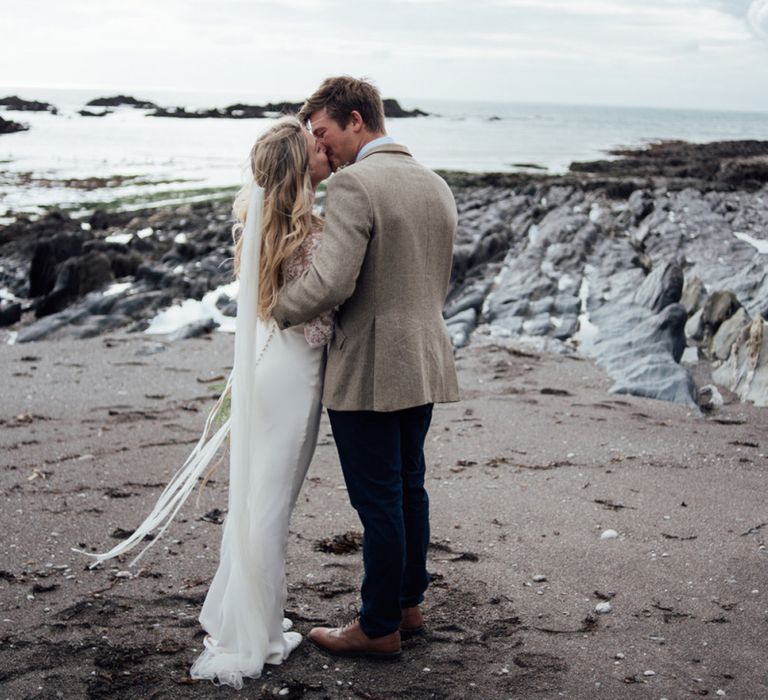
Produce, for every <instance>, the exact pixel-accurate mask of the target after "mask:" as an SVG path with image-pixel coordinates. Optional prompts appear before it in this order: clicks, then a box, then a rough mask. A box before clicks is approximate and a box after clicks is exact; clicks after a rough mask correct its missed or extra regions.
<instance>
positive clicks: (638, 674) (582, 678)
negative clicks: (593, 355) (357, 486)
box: [0, 333, 768, 699]
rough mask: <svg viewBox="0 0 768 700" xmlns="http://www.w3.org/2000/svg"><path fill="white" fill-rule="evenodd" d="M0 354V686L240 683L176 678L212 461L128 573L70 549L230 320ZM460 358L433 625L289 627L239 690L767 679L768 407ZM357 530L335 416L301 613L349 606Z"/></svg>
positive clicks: (434, 472)
mask: <svg viewBox="0 0 768 700" xmlns="http://www.w3.org/2000/svg"><path fill="white" fill-rule="evenodd" d="M160 348H162V350H161V351H158V350H160ZM0 355H1V356H2V361H1V362H0V368H1V370H0V371H2V382H3V386H4V388H5V390H4V391H3V392H2V397H1V398H0V424H2V457H1V458H0V459H1V460H2V471H1V472H0V473H1V474H2V477H1V478H2V481H1V482H0V488H1V489H2V496H3V507H2V510H1V511H0V512H1V513H2V514H1V515H0V518H2V527H3V530H4V532H5V533H6V534H5V536H4V538H3V547H2V551H3V556H2V559H3V562H2V565H0V569H1V570H0V603H1V605H2V635H1V637H0V639H1V640H2V642H1V646H0V697H2V698H13V699H15V698H56V697H62V698H75V697H87V698H107V697H109V698H116V697H119V698H187V697H190V698H196V697H200V698H203V697H206V698H207V697H234V696H235V695H236V692H235V691H232V690H231V689H228V688H216V687H215V686H213V685H212V684H210V683H208V682H192V681H190V679H189V677H188V668H189V666H190V664H191V662H192V661H193V660H194V658H195V657H196V654H197V653H198V652H199V650H200V649H201V643H202V636H203V633H202V630H201V628H200V627H199V624H198V622H197V615H198V612H199V609H200V606H201V604H202V600H203V598H204V595H205V591H206V587H207V583H208V582H209V580H210V578H211V576H212V575H213V572H214V570H215V566H216V558H217V551H218V544H219V537H220V533H221V530H220V528H221V524H220V523H221V520H222V517H223V510H224V509H225V508H226V478H225V474H226V469H224V470H223V471H222V472H220V474H219V476H218V478H217V479H215V481H214V482H212V483H211V484H209V486H208V487H207V488H206V490H205V491H204V492H203V493H202V495H201V497H200V502H199V504H196V503H195V502H194V499H190V502H189V503H188V504H187V505H186V507H185V508H184V509H183V511H182V514H181V517H180V518H179V519H178V520H177V521H176V522H175V523H174V524H173V525H172V526H171V528H170V530H169V531H168V532H167V533H166V536H165V537H164V538H163V540H161V541H160V542H159V543H158V544H157V545H156V546H155V547H153V548H152V549H151V550H150V551H149V552H148V554H147V555H146V556H145V557H144V559H143V560H142V561H140V562H139V564H138V565H137V566H136V567H135V568H133V569H129V568H128V566H127V559H126V560H122V561H118V562H115V564H114V566H109V565H108V566H105V567H101V568H99V569H97V570H88V569H87V562H86V560H85V557H83V556H82V555H78V554H76V553H74V552H72V551H71V549H70V548H71V547H84V548H87V549H92V550H99V551H102V550H104V549H106V548H108V547H110V546H112V545H113V544H114V543H115V542H116V541H117V539H115V538H116V537H119V536H120V535H121V533H120V530H121V529H123V530H130V529H132V528H133V527H135V526H136V525H137V524H138V522H139V521H140V519H141V518H143V516H144V515H145V514H146V513H147V512H148V510H149V508H150V506H151V505H152V503H153V501H154V499H155V498H156V497H157V495H158V494H159V492H160V489H161V488H162V486H163V485H164V484H165V483H166V482H167V480H168V478H169V477H170V475H171V474H172V473H173V472H174V471H175V469H176V468H177V467H178V465H180V463H181V462H182V461H183V459H184V458H185V456H186V454H187V452H188V451H189V450H190V449H191V446H192V445H193V444H194V442H195V441H196V439H197V437H198V435H199V431H200V429H201V426H202V423H203V421H204V418H205V415H206V413H207V411H208V409H209V408H210V406H211V405H212V403H213V400H214V398H215V395H216V387H217V386H219V385H220V383H221V382H222V381H223V377H225V375H226V374H227V372H228V368H229V366H230V363H231V357H232V336H230V335H227V334H223V333H219V334H213V335H212V336H210V337H207V338H199V339H192V340H185V341H178V342H175V343H166V342H163V341H160V343H158V342H157V340H156V339H151V340H150V339H148V338H147V337H146V336H142V335H141V334H115V335H108V336H102V337H99V338H93V339H89V340H80V341H72V340H61V341H42V342H39V343H33V344H28V345H16V346H2V347H0ZM457 357H458V366H459V372H460V380H461V386H462V395H463V400H462V401H461V402H460V403H457V404H449V405H443V406H439V407H438V408H437V409H436V411H435V419H434V422H433V427H432V430H431V433H430V436H429V444H428V458H429V466H428V488H429V491H430V496H431V507H432V524H433V530H432V537H431V541H432V549H431V554H430V570H431V571H432V572H433V573H434V581H433V584H432V586H431V588H430V590H429V592H428V597H427V600H426V602H425V606H424V609H425V614H426V617H427V621H428V625H429V629H428V633H427V634H426V636H425V637H422V638H417V639H414V640H410V641H408V642H406V643H405V644H404V650H403V656H402V658H401V660H399V661H398V662H395V663H376V662H371V661H352V660H342V659H331V658H330V657H328V656H325V655H324V654H323V653H321V652H320V651H318V650H317V649H315V648H314V647H312V646H311V645H309V644H307V643H304V644H302V645H301V646H300V647H299V649H298V650H297V651H296V652H294V653H293V654H292V656H291V657H290V658H289V660H288V661H287V662H286V663H285V664H284V665H282V666H279V667H269V669H268V671H267V672H266V673H265V674H264V675H263V676H262V678H260V679H254V680H249V681H248V682H247V683H246V686H245V688H244V690H243V691H242V692H241V694H240V697H249V698H250V697H253V698H268V697H288V698H298V697H308V698H313V697H316V698H369V699H370V698H474V697H477V698H515V697H520V698H525V697H541V698H555V697H570V698H663V697H667V698H680V697H695V696H712V697H717V696H722V695H724V696H725V697H735V698H759V697H768V670H766V665H765V658H766V653H768V641H766V635H765V624H766V616H767V615H768V594H767V591H766V586H765V578H766V577H765V573H766V559H765V557H766V551H765V545H764V542H765V533H766V531H768V525H767V524H766V522H767V521H768V517H767V516H766V510H765V499H764V484H765V472H766V468H768V454H766V453H768V445H766V438H765V436H766V434H768V433H767V432H766V429H768V413H766V411H765V410H764V409H759V408H755V407H753V406H751V405H750V404H744V403H739V402H738V401H734V400H733V398H734V397H732V396H730V395H728V394H726V395H725V398H726V405H725V406H724V407H723V408H722V409H721V410H720V411H718V412H717V413H716V414H714V415H713V416H712V417H710V418H707V417H705V416H703V415H701V414H698V413H697V412H695V411H692V410H691V409H690V408H687V407H685V406H682V405H677V404H671V403H665V402H659V401H653V400H650V399H642V398H635V397H627V396H616V395H612V394H609V393H608V388H609V387H610V385H611V381H610V380H609V379H608V378H607V377H606V376H605V375H604V374H603V373H602V371H601V370H599V369H597V368H596V367H595V366H594V365H593V364H592V363H591V362H590V361H587V360H582V359H578V358H574V357H563V356H559V355H547V354H539V353H530V352H527V351H522V350H520V349H519V348H516V347H515V346H514V345H512V344H510V345H508V346H504V345H500V344H499V341H493V340H491V339H490V338H488V337H487V336H486V337H484V336H483V335H482V334H476V335H475V337H474V339H473V341H472V343H471V344H470V345H469V346H467V347H465V348H463V349H461V350H460V351H458V355H457ZM608 529H612V530H615V531H616V533H617V534H618V537H616V538H614V539H601V534H602V533H603V532H604V531H606V530H608ZM359 530H360V528H359V523H358V521H357V518H356V515H355V513H354V511H352V509H351V508H350V506H349V505H348V502H347V498H346V493H345V490H344V486H343V479H342V476H341V472H340V469H339V467H338V463H337V460H336V454H335V447H334V445H333V440H332V438H331V436H330V430H329V427H328V424H327V421H326V420H325V419H324V421H323V425H322V427H321V437H320V442H319V445H318V449H317V453H316V456H315V459H314V462H313V464H312V466H311V468H310V473H309V475H308V479H307V481H306V483H305V486H304V489H303V491H302V494H301V496H300V499H299V503H298V506H297V510H296V512H295V514H294V518H293V521H292V525H291V538H290V544H289V552H288V580H289V599H288V608H287V615H288V616H289V617H290V618H292V619H293V620H294V623H295V626H296V628H297V629H298V630H299V631H300V632H304V633H306V632H307V631H308V630H309V628H310V627H312V626H314V625H316V624H325V623H334V624H335V623H339V622H345V621H347V620H349V619H351V618H352V617H353V616H354V613H355V609H356V604H357V600H358V597H357V590H358V586H359V582H360V577H361V572H362V566H361V557H360V552H359V551H356V550H357V547H358V539H357V533H359ZM334 538H337V539H336V540H335V542H334ZM329 545H330V546H329ZM323 550H330V551H323ZM346 550H352V551H347V552H346V553H344V552H345V551H346ZM334 551H339V552H340V553H334ZM605 602H608V603H610V607H611V610H610V612H607V613H597V612H596V610H595V609H596V606H597V605H598V604H600V603H605Z"/></svg>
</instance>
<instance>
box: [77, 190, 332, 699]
mask: <svg viewBox="0 0 768 700" xmlns="http://www.w3.org/2000/svg"><path fill="white" fill-rule="evenodd" d="M262 197H263V191H262V190H261V188H259V187H256V186H253V191H252V194H251V201H250V204H249V208H248V215H247V218H246V223H245V230H244V232H243V236H244V237H245V238H244V243H243V251H242V257H241V275H240V287H239V290H238V310H237V324H236V332H235V361H234V367H233V370H232V373H231V375H230V377H229V380H228V382H227V388H226V389H225V391H224V393H223V394H222V400H220V402H219V403H218V404H217V406H216V407H214V409H213V410H212V411H211V413H210V415H209V416H208V421H207V422H206V426H205V429H204V432H203V437H202V438H201V439H200V441H199V442H198V444H197V446H196V447H195V449H194V450H193V451H192V453H191V454H190V456H189V458H188V459H187V461H186V462H185V463H184V465H183V466H182V468H181V469H180V470H179V471H178V472H177V473H176V475H175V476H174V477H173V478H172V479H171V481H170V483H169V484H168V486H167V487H166V488H165V490H164V491H163V493H162V494H161V495H160V498H159V499H158V501H157V504H156V505H155V508H154V509H153V511H152V513H150V515H149V516H148V517H147V518H146V520H145V521H144V522H143V523H142V524H141V525H140V526H139V527H138V528H137V529H136V530H135V532H134V533H133V534H132V535H131V537H129V538H128V539H126V540H124V541H123V542H121V543H120V544H118V545H117V546H116V547H114V548H113V549H112V550H110V551H109V552H106V553H104V554H98V555H93V554H89V553H87V552H84V553H85V554H89V556H92V557H94V558H95V559H96V561H95V563H94V564H93V565H92V566H96V565H97V564H99V563H100V562H102V561H105V560H107V559H111V558H112V557H115V556H117V555H119V554H122V553H124V552H126V551H128V550H129V549H132V548H133V547H134V546H135V545H136V544H138V543H139V542H141V541H142V540H143V538H144V536H145V535H147V534H149V533H150V532H152V531H153V530H155V529H156V528H159V533H158V534H157V536H156V537H155V539H154V540H152V542H150V544H148V545H146V546H145V547H144V549H143V550H142V551H141V552H140V553H139V555H138V556H137V557H136V558H135V559H134V560H133V561H132V562H131V565H133V564H134V563H135V562H136V561H137V560H138V559H139V558H140V557H141V555H142V554H143V553H144V552H145V551H146V550H147V549H148V548H149V547H150V546H151V545H152V544H153V543H154V542H155V541H157V539H159V537H160V535H162V534H163V532H164V531H165V529H166V528H167V527H168V525H169V524H170V522H171V521H172V520H173V518H174V516H175V515H176V513H177V512H178V511H179V509H180V508H181V506H182V505H183V504H184V502H185V501H186V499H187V497H188V496H189V494H190V493H191V492H192V490H193V489H194V487H195V486H196V485H197V483H198V480H199V478H200V477H201V476H202V475H203V473H204V472H205V470H206V468H207V467H208V466H209V464H210V463H211V462H212V461H213V458H214V457H215V455H216V453H217V452H218V450H219V448H220V447H221V445H222V444H223V443H224V442H225V440H226V438H227V437H228V436H229V438H230V465H229V466H230V469H229V500H228V513H227V517H226V520H225V522H224V531H223V534H222V539H221V556H220V560H219V566H218V569H217V571H216V574H215V576H214V577H213V580H212V582H211V586H210V588H209V590H208V594H207V596H206V599H205V603H204V604H203V609H202V612H201V614H200V622H201V624H202V626H203V628H204V629H205V631H206V632H207V635H206V638H205V642H204V645H205V649H204V650H203V652H202V653H201V654H200V656H199V657H198V659H197V660H196V661H195V663H194V664H193V666H192V668H191V671H190V673H191V676H192V677H193V678H201V679H203V678H207V679H210V680H212V681H214V682H216V683H222V684H226V685H231V686H233V687H234V688H238V689H239V688H242V686H243V677H251V678H257V677H259V676H260V675H261V672H262V669H263V667H264V664H280V663H282V662H283V661H284V660H285V659H287V658H288V655H289V654H290V652H291V651H292V650H293V649H295V648H296V646H298V644H299V643H300V641H301V635H299V634H298V633H296V632H291V631H288V629H289V627H290V622H289V621H288V620H285V619H284V616H283V613H284V607H285V600H286V591H287V589H286V579H285V552H286V545H287V540H288V523H289V520H290V516H291V511H292V510H293V506H294V504H295V502H296V498H297V497H298V494H299V490H300V489H301V485H302V482H303V481H304V477H305V475H306V472H307V468H308V467H309V463H310V461H311V459H312V455H313V453H314V450H315V445H316V442H317V433H318V427H319V423H320V413H321V403H320V400H321V395H322V385H323V372H324V365H325V348H324V342H327V339H328V337H329V333H332V320H331V318H330V316H329V315H325V316H324V317H323V318H321V319H315V320H314V321H312V322H310V323H309V324H306V328H305V326H304V325H300V326H296V327H293V328H289V329H286V330H282V331H281V330H279V329H278V327H277V324H276V323H275V322H274V321H269V322H263V321H261V320H259V319H258V318H257V314H256V308H257V301H258V269H259V266H258V260H259V255H260V248H261V245H260V229H261V202H262ZM318 233H319V232H317V231H316V232H314V233H313V234H312V235H311V236H310V238H309V239H308V241H307V242H308V246H307V247H306V249H304V251H303V253H304V259H303V260H299V261H298V264H294V265H293V266H292V270H289V271H288V273H289V274H288V276H289V278H290V277H291V276H295V275H296V274H299V273H300V272H301V270H302V269H303V268H304V267H306V266H307V265H308V264H309V262H310V261H311V257H312V255H313V254H314V250H315V249H316V248H317V245H318V243H319V235H318ZM295 262H296V261H294V263H295ZM312 324H314V325H312ZM305 335H306V337H305ZM318 338H319V340H318ZM310 342H314V343H315V345H314V346H313V345H311V344H310ZM319 343H323V344H322V345H321V344H319ZM230 390H231V394H230ZM228 394H229V395H231V411H230V417H229V418H228V419H227V420H226V421H225V422H224V424H223V425H221V427H219V428H218V429H217V430H216V432H215V433H214V434H213V435H211V429H212V426H213V424H214V422H215V416H216V413H217V412H218V410H219V408H220V406H221V404H222V402H223V397H225V396H227V395H228ZM76 551H80V550H76Z"/></svg>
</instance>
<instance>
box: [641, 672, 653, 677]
mask: <svg viewBox="0 0 768 700" xmlns="http://www.w3.org/2000/svg"><path fill="white" fill-rule="evenodd" d="M643 675H644V676H649V677H650V676H655V675H656V671H643Z"/></svg>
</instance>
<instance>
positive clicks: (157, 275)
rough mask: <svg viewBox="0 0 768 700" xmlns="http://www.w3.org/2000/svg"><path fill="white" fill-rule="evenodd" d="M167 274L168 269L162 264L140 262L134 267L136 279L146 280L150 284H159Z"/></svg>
mask: <svg viewBox="0 0 768 700" xmlns="http://www.w3.org/2000/svg"><path fill="white" fill-rule="evenodd" d="M166 274H168V270H167V269H166V267H165V266H163V265H153V264H151V263H142V264H141V265H139V267H138V268H136V273H135V275H136V279H137V280H146V281H147V282H149V283H150V284H154V285H160V283H161V282H162V281H163V279H164V278H165V276H166Z"/></svg>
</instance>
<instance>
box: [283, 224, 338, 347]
mask: <svg viewBox="0 0 768 700" xmlns="http://www.w3.org/2000/svg"><path fill="white" fill-rule="evenodd" d="M321 242H322V231H321V230H319V229H318V230H314V231H312V233H310V234H309V235H308V236H307V238H306V240H305V241H304V243H302V245H301V248H300V249H299V250H298V251H297V253H296V255H294V256H293V257H292V258H291V259H290V260H289V261H288V262H287V264H286V267H285V276H286V278H287V279H289V280H291V279H295V278H296V277H299V276H300V275H301V274H302V273H303V272H304V271H305V270H307V269H308V268H309V266H310V265H311V264H312V260H313V259H314V257H315V254H316V253H317V251H318V249H319V248H320V244H321ZM333 316H334V314H333V311H328V312H326V313H324V314H321V315H320V316H318V317H317V318H313V319H311V320H310V321H307V322H306V323H305V324H304V338H305V339H306V341H307V343H308V344H309V345H310V346H311V347H313V348H318V347H322V346H323V345H327V344H328V343H329V342H330V340H331V338H333Z"/></svg>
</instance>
